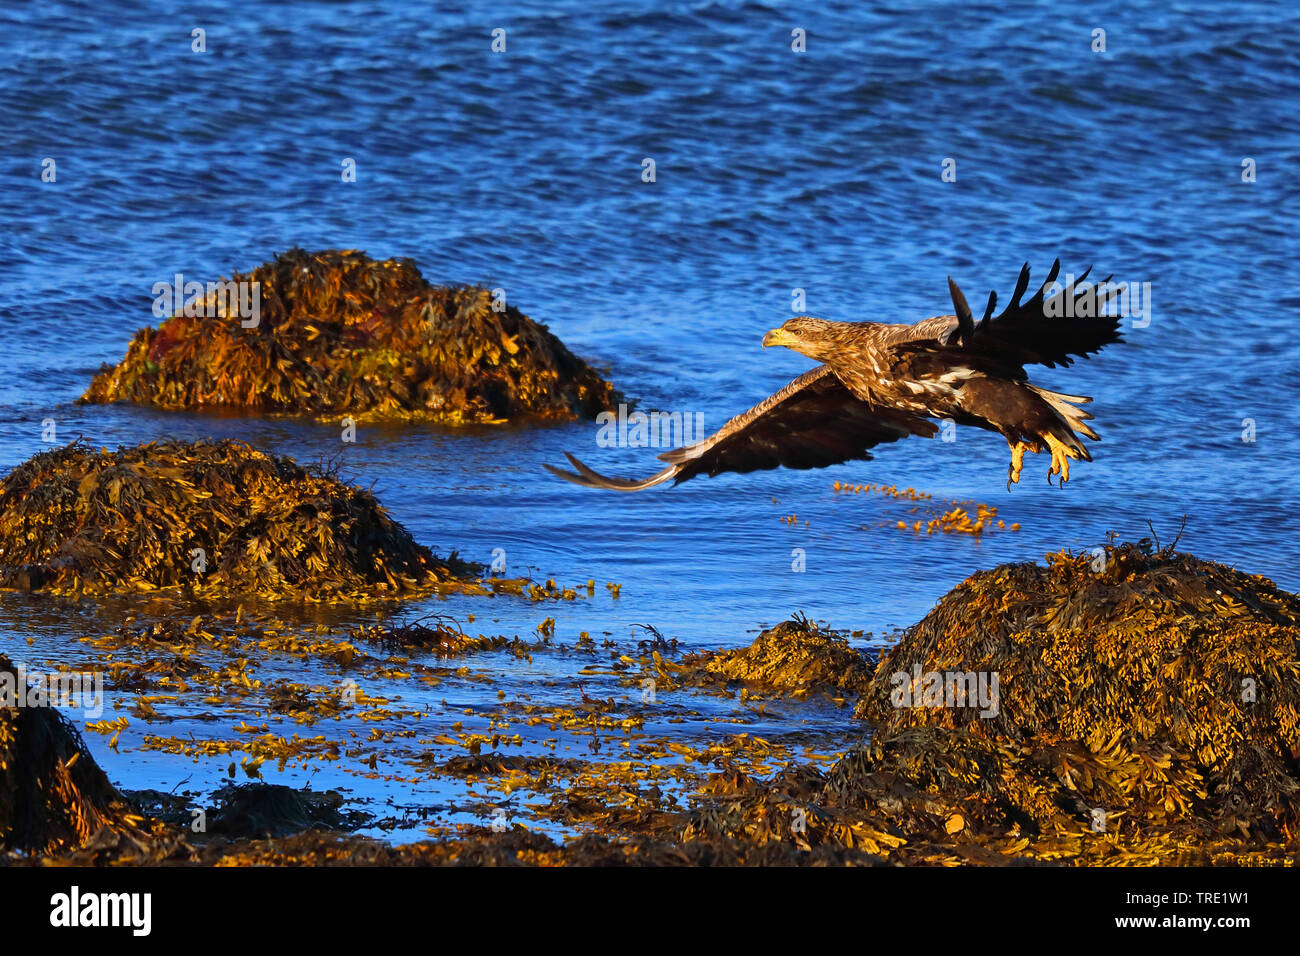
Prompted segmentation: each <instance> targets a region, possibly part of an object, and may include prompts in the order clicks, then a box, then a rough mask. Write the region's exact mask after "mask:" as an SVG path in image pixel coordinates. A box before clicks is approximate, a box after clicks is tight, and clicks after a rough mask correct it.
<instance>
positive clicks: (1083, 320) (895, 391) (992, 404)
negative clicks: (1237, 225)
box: [545, 260, 1120, 491]
mask: <svg viewBox="0 0 1300 956" xmlns="http://www.w3.org/2000/svg"><path fill="white" fill-rule="evenodd" d="M1060 266H1061V264H1060V260H1057V261H1056V262H1055V263H1054V264H1053V266H1052V270H1051V272H1050V273H1049V274H1048V277H1047V280H1046V281H1045V282H1044V283H1043V284H1042V286H1041V287H1040V288H1039V289H1038V291H1037V292H1035V293H1034V295H1033V296H1031V297H1030V298H1029V299H1027V300H1025V301H1024V302H1021V296H1022V295H1024V293H1025V291H1026V289H1028V287H1029V266H1028V265H1026V266H1025V267H1024V268H1023V269H1022V270H1021V272H1020V279H1019V281H1018V282H1017V284H1016V290H1015V293H1014V294H1013V295H1012V297H1011V304H1010V305H1008V306H1007V307H1006V308H1005V309H1003V310H1002V312H1001V313H1000V314H999V315H996V316H994V315H993V308H994V306H995V305H996V304H997V296H996V294H994V293H990V294H989V301H988V307H987V308H986V309H985V311H984V316H983V318H981V319H980V320H979V321H978V322H976V321H975V319H974V317H973V316H972V314H971V311H970V307H969V306H968V305H967V304H966V298H965V296H963V295H962V292H961V290H960V289H959V288H957V285H956V283H954V282H953V281H952V279H949V280H948V288H949V292H950V294H951V296H952V300H953V306H954V308H955V311H956V314H955V315H941V316H936V317H934V318H931V319H925V320H923V321H920V322H917V323H915V324H914V325H902V324H885V323H879V322H828V321H826V320H824V319H815V318H812V317H810V316H798V317H796V318H793V319H790V320H789V321H787V322H786V323H785V324H784V325H782V326H781V327H780V328H778V329H773V330H772V331H770V332H768V333H767V335H765V336H764V337H763V345H764V347H766V346H768V345H784V346H786V347H787V348H791V349H794V350H795V351H797V352H800V353H802V354H804V355H807V356H809V357H810V358H814V359H817V360H818V361H820V362H823V363H824V364H823V365H820V366H818V367H817V368H814V369H812V370H811V371H809V372H805V373H804V374H803V375H800V376H799V377H798V378H796V379H795V380H794V381H793V382H791V383H790V384H789V385H787V386H785V387H784V388H782V389H781V390H780V391H778V392H777V393H776V394H774V395H772V396H770V397H769V398H767V399H765V400H764V401H762V402H760V403H759V404H758V405H756V406H754V407H753V408H751V409H750V410H749V411H747V412H745V413H744V414H741V415H738V416H736V417H735V418H733V419H731V421H729V422H727V424H725V425H723V426H722V428H720V429H719V430H718V431H717V432H715V433H714V434H713V435H711V436H710V437H708V438H706V439H704V440H703V441H699V442H696V443H694V444H692V445H687V446H685V447H682V448H675V449H673V450H672V451H668V452H664V453H663V454H662V455H660V456H659V457H660V459H661V460H663V461H665V462H667V463H668V464H667V467H665V468H664V469H663V470H661V471H659V472H657V473H656V474H654V475H651V476H650V477H648V478H645V479H642V480H640V481H629V480H626V479H622V478H609V477H606V476H604V475H601V474H599V473H597V472H595V471H593V470H592V469H590V468H588V467H587V466H586V465H584V464H583V463H582V462H581V461H579V460H578V459H577V458H575V457H574V456H573V455H570V454H568V453H567V452H566V453H565V455H566V457H567V458H568V459H569V461H570V462H571V463H572V465H573V467H574V468H575V469H577V473H576V474H575V473H572V472H567V471H562V470H560V469H558V468H552V467H551V466H550V465H547V466H545V467H546V468H547V469H548V470H550V471H551V472H552V473H553V474H556V475H558V476H560V477H561V478H564V479H566V480H568V481H572V482H575V483H577V484H580V485H587V486H590V487H596V488H609V489H613V490H616V491H640V490H642V489H644V488H653V487H654V486H655V485H659V484H663V483H664V482H666V481H668V480H670V479H671V480H672V481H673V482H674V483H680V482H683V481H685V480H687V479H688V478H693V477H695V476H696V475H700V474H705V475H709V476H713V475H717V474H720V473H722V472H726V471H735V472H749V471H756V470H759V469H764V468H775V467H777V466H778V465H784V466H785V467H787V468H801V469H802V468H822V467H825V466H827V465H834V464H839V463H840V462H845V461H849V460H851V459H855V458H858V459H870V458H871V454H870V453H869V452H868V449H869V448H872V447H874V446H875V445H879V444H882V443H885V442H892V441H898V440H899V439H900V438H906V437H907V436H908V435H924V436H925V437H927V438H928V437H931V436H933V435H934V434H935V432H937V431H938V427H937V426H936V425H935V424H934V422H933V421H931V419H946V420H951V421H953V422H955V423H957V424H959V425H974V426H976V427H978V428H985V429H988V430H991V431H997V432H1000V433H1001V434H1002V435H1003V436H1004V437H1005V438H1006V439H1007V443H1008V444H1009V445H1010V446H1011V452H1012V457H1011V466H1010V469H1009V475H1008V481H1007V487H1008V488H1009V487H1010V486H1011V484H1012V482H1016V481H1019V480H1020V467H1021V461H1022V459H1023V457H1024V453H1025V452H1026V451H1033V452H1035V453H1038V452H1040V451H1042V450H1043V449H1044V447H1046V448H1047V449H1048V450H1050V452H1051V455H1052V463H1051V467H1050V468H1049V470H1048V481H1049V482H1050V481H1051V476H1052V475H1059V476H1060V480H1061V483H1062V484H1063V483H1064V482H1066V481H1067V480H1069V476H1070V466H1069V462H1070V459H1076V460H1077V459H1084V460H1085V461H1090V460H1091V456H1090V455H1089V454H1088V451H1087V449H1086V448H1085V447H1084V446H1083V443H1082V442H1081V441H1080V437H1079V436H1080V435H1082V436H1085V437H1087V438H1090V439H1092V440H1094V441H1097V440H1099V439H1098V436H1097V433H1096V432H1094V431H1093V430H1092V429H1091V428H1090V427H1089V426H1088V425H1087V423H1086V420H1087V419H1091V418H1092V416H1091V415H1089V414H1088V413H1087V412H1085V411H1083V410H1081V409H1079V408H1077V407H1075V406H1076V405H1077V404H1080V403H1085V402H1090V401H1092V399H1091V398H1088V397H1086V396H1082V395H1066V394H1063V393H1060V392H1050V391H1047V390H1046V389H1042V388H1039V387H1038V386H1036V385H1033V384H1031V383H1030V382H1029V377H1028V375H1027V373H1026V372H1025V366H1026V365H1046V366H1048V367H1049V368H1050V367H1055V366H1057V365H1061V366H1068V365H1071V364H1072V363H1073V361H1074V357H1075V356H1082V357H1087V356H1088V355H1090V354H1092V353H1094V352H1096V351H1098V350H1099V349H1101V348H1102V347H1103V346H1105V345H1107V344H1109V343H1111V342H1116V341H1119V340H1120V333H1119V319H1118V317H1116V316H1112V315H1103V314H1101V313H1103V312H1105V311H1107V310H1106V309H1105V308H1104V306H1105V305H1106V304H1107V303H1109V302H1110V301H1111V299H1113V298H1114V297H1115V296H1116V295H1118V294H1119V292H1120V287H1119V286H1116V285H1112V284H1111V283H1110V281H1109V279H1106V280H1103V281H1102V282H1101V283H1098V284H1097V285H1096V286H1095V287H1093V286H1082V287H1081V285H1082V283H1083V281H1084V279H1086V278H1087V275H1088V273H1087V272H1085V273H1084V274H1083V276H1081V277H1080V278H1079V279H1078V280H1076V284H1075V286H1074V287H1073V288H1070V287H1066V288H1063V289H1061V290H1059V291H1058V292H1056V293H1054V295H1053V296H1052V298H1051V299H1045V293H1046V291H1047V289H1048V288H1049V287H1050V286H1051V285H1052V283H1053V282H1054V281H1055V280H1056V277H1057V275H1058V274H1059V272H1060ZM1066 296H1073V297H1074V303H1067V302H1066V301H1065V297H1066ZM1085 297H1089V299H1088V301H1087V303H1086V304H1085ZM1069 304H1074V305H1076V306H1078V308H1076V309H1074V310H1071V311H1070V312H1069V313H1066V312H1065V308H1064V306H1066V305H1069ZM1063 313H1065V314H1063ZM1067 315H1070V316H1073V317H1067Z"/></svg>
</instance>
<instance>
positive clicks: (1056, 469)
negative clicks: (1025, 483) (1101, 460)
mask: <svg viewBox="0 0 1300 956" xmlns="http://www.w3.org/2000/svg"><path fill="white" fill-rule="evenodd" d="M1043 440H1044V441H1046V442H1047V447H1048V448H1050V449H1051V451H1052V467H1050V468H1049V469H1047V483H1048V484H1049V485H1050V484H1051V483H1052V475H1060V476H1061V484H1062V485H1064V484H1065V483H1066V482H1067V481H1069V480H1070V459H1071V458H1078V457H1079V455H1078V453H1077V452H1075V451H1074V449H1072V448H1071V447H1070V446H1069V445H1066V444H1065V443H1064V442H1062V441H1061V440H1060V439H1058V438H1056V436H1054V435H1044V436H1043Z"/></svg>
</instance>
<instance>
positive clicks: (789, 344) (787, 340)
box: [763, 329, 795, 348]
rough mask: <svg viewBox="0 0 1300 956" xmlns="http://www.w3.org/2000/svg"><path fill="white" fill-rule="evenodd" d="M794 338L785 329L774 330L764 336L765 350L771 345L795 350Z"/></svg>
mask: <svg viewBox="0 0 1300 956" xmlns="http://www.w3.org/2000/svg"><path fill="white" fill-rule="evenodd" d="M794 340H795V339H794V336H793V335H791V334H790V333H789V332H787V331H786V330H785V329H773V330H772V331H770V332H768V333H767V335H765V336H763V348H767V347H768V346H769V345H784V346H785V347H786V348H793V346H794Z"/></svg>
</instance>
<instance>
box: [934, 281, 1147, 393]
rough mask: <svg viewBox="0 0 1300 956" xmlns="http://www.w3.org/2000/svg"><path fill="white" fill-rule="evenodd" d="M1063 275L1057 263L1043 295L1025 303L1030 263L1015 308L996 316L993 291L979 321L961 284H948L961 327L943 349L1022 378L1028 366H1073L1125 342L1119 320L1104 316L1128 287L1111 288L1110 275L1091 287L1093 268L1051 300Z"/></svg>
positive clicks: (1018, 284)
mask: <svg viewBox="0 0 1300 956" xmlns="http://www.w3.org/2000/svg"><path fill="white" fill-rule="evenodd" d="M1060 272H1061V260H1060V259H1057V260H1056V261H1055V262H1053V263H1052V268H1051V271H1050V272H1048V274H1047V279H1046V280H1044V282H1043V284H1042V285H1041V286H1039V288H1038V291H1037V292H1035V293H1034V294H1033V295H1032V296H1030V297H1029V298H1028V299H1026V300H1025V301H1024V302H1021V301H1020V297H1021V296H1022V295H1024V294H1025V290H1026V289H1028V288H1029V264H1028V263H1025V265H1024V267H1023V268H1021V270H1020V278H1019V279H1018V280H1017V282H1016V290H1015V292H1013V293H1012V295H1011V304H1010V305H1008V306H1007V307H1006V308H1005V309H1003V310H1002V312H1001V313H1000V314H999V315H994V314H993V308H994V306H996V305H997V301H998V297H997V293H996V292H990V293H989V301H988V305H987V306H986V307H985V309H984V317H983V318H982V319H980V320H979V321H978V322H976V321H975V319H974V317H973V316H972V315H971V311H970V306H968V305H967V304H966V297H965V296H963V295H962V293H961V289H959V288H957V283H955V282H953V281H952V279H949V280H948V291H949V292H950V293H951V295H952V302H953V307H954V308H955V309H956V310H957V322H956V326H955V327H954V328H953V329H951V330H950V331H949V332H948V334H947V335H946V336H945V337H944V338H943V339H942V340H941V341H942V343H943V345H944V346H947V347H949V348H953V347H955V348H959V349H961V350H962V352H963V353H965V354H967V355H979V356H984V357H986V358H988V359H991V360H993V361H994V362H996V363H998V364H999V365H1002V366H1005V367H1006V368H1007V369H1008V371H1010V370H1011V369H1016V368H1018V369H1020V370H1021V372H1020V375H1011V376H1009V377H1014V378H1020V377H1023V375H1024V372H1023V367H1024V366H1026V365H1046V366H1047V367H1048V368H1055V367H1056V366H1058V365H1060V366H1062V367H1064V366H1069V365H1073V364H1074V357H1075V356H1078V357H1080V358H1087V357H1088V356H1089V355H1091V354H1092V353H1094V352H1098V351H1100V350H1101V349H1102V348H1103V347H1104V346H1107V345H1109V344H1111V343H1112V342H1118V341H1120V339H1121V336H1120V332H1119V324H1120V316H1119V315H1118V314H1116V315H1104V314H1102V313H1104V312H1107V311H1115V310H1112V309H1108V308H1107V306H1108V305H1109V304H1110V303H1111V302H1112V301H1113V300H1114V299H1116V298H1117V297H1118V296H1119V295H1120V294H1121V293H1122V291H1123V287H1122V286H1121V285H1119V284H1118V283H1112V282H1111V281H1110V280H1111V277H1110V276H1107V277H1106V278H1105V279H1102V280H1101V281H1100V282H1098V283H1095V284H1093V285H1088V284H1087V278H1088V274H1089V273H1090V272H1092V269H1091V267H1090V268H1088V269H1086V270H1085V271H1084V273H1083V275H1081V276H1079V277H1078V278H1077V279H1075V280H1074V282H1073V285H1071V286H1065V287H1063V288H1061V289H1059V290H1057V291H1056V292H1055V293H1054V294H1053V295H1052V296H1051V297H1050V298H1049V297H1048V296H1047V290H1048V289H1049V288H1050V287H1051V286H1052V284H1053V283H1054V282H1056V277H1057V276H1058V275H1059V274H1060ZM1071 300H1072V301H1071Z"/></svg>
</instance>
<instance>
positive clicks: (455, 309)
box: [81, 249, 618, 424]
mask: <svg viewBox="0 0 1300 956" xmlns="http://www.w3.org/2000/svg"><path fill="white" fill-rule="evenodd" d="M230 281H231V282H233V283H248V284H249V285H246V286H244V287H243V288H245V289H247V290H251V288H252V286H251V283H257V284H258V285H257V298H256V299H254V297H253V295H252V292H251V291H248V292H246V297H247V300H248V301H247V302H246V303H245V305H247V306H251V305H252V304H253V303H254V301H256V302H257V304H258V305H259V308H258V309H257V315H256V325H255V326H251V327H247V328H246V327H244V326H245V324H250V325H251V322H252V321H253V319H252V318H251V317H250V318H247V319H244V318H241V308H240V305H239V304H232V299H231V298H230V297H229V296H228V295H227V294H226V293H225V292H223V291H222V290H220V289H214V290H213V291H212V292H210V294H208V295H206V296H204V297H203V299H202V301H201V302H199V301H196V302H195V303H194V304H193V305H192V304H190V301H189V300H188V298H187V302H186V307H184V308H181V307H178V308H177V309H176V310H175V313H174V314H173V315H171V317H169V318H167V319H166V320H165V321H163V322H162V323H161V324H160V325H159V327H158V328H157V329H153V328H146V329H142V330H140V331H139V332H137V333H136V335H135V337H134V338H133V339H132V340H131V344H130V346H129V347H128V349H127V354H126V357H125V358H124V359H123V360H122V361H121V362H120V363H119V364H118V365H117V366H115V367H109V366H107V365H106V366H105V367H104V368H103V369H102V370H101V371H100V372H99V374H98V375H96V376H95V379H94V381H93V382H91V385H90V387H89V388H88V389H87V390H86V393H85V395H83V396H82V398H81V401H82V402H99V403H103V402H117V401H129V402H137V403H140V404H143V405H153V406H157V407H160V408H177V409H181V408H183V409H197V408H215V407H237V408H242V409H247V410H250V411H257V412H264V413H286V414H310V415H318V416H324V417H341V416H351V417H353V418H355V419H357V420H361V419H396V420H408V421H429V422H439V423H446V424H463V423H475V422H498V421H505V420H522V419H550V420H560V421H567V420H572V419H574V418H577V417H583V418H593V417H595V416H596V414H598V413H599V412H600V411H602V410H604V409H606V408H610V407H613V406H614V405H615V404H617V401H618V398H617V393H616V392H615V391H614V389H613V387H612V386H611V385H610V384H609V383H607V382H605V381H604V380H602V379H601V377H600V376H599V375H598V374H597V373H596V372H595V371H593V370H592V369H591V368H590V367H589V366H588V365H587V364H586V363H585V362H583V361H582V360H581V359H579V358H577V357H576V356H574V355H573V353H571V352H570V351H569V350H568V349H567V348H565V346H564V344H563V343H562V342H560V340H559V339H557V338H556V337H555V336H554V335H552V334H551V333H550V332H549V331H548V330H547V328H546V326H544V325H541V324H539V323H537V322H534V321H533V320H531V319H529V318H528V317H527V316H526V315H524V314H523V313H522V312H520V311H519V310H518V309H516V308H514V307H513V306H510V307H504V308H501V310H500V311H497V310H496V309H494V307H493V306H494V302H493V297H492V293H491V292H490V291H489V290H487V289H484V288H478V287H447V286H432V285H430V284H429V283H428V282H427V281H425V279H424V278H423V277H422V276H421V275H420V272H419V270H418V269H416V267H415V265H414V263H412V262H411V261H410V260H409V259H386V260H383V261H376V260H374V259H371V258H369V257H368V256H366V255H365V253H363V252H358V251H356V250H351V249H349V250H343V251H337V250H331V251H325V252H316V253H310V252H305V251H303V250H301V249H291V250H290V251H288V252H285V253H283V254H281V255H279V256H277V257H276V258H275V259H274V261H272V262H269V263H267V264H265V265H262V266H260V267H258V268H257V269H254V270H253V272H252V273H251V274H250V275H242V274H240V273H237V272H236V273H234V274H233V275H232V277H231V280H230ZM215 285H216V284H215V283H212V284H210V286H215ZM196 299H197V296H196ZM199 306H201V307H199ZM187 311H188V312H190V313H202V314H189V315H187V314H186V312H187ZM249 311H252V310H251V308H250V309H249Z"/></svg>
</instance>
